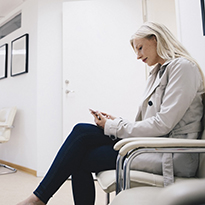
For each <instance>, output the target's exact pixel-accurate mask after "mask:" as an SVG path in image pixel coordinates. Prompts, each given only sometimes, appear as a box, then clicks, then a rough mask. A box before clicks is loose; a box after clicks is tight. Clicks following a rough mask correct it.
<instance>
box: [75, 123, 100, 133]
mask: <svg viewBox="0 0 205 205" xmlns="http://www.w3.org/2000/svg"><path fill="white" fill-rule="evenodd" d="M95 128H97V127H96V126H95V125H93V124H89V123H78V124H76V125H75V126H74V128H73V131H78V132H87V131H90V130H91V129H95Z"/></svg>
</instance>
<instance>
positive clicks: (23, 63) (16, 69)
mask: <svg viewBox="0 0 205 205" xmlns="http://www.w3.org/2000/svg"><path fill="white" fill-rule="evenodd" d="M28 38H29V35H28V34H24V35H23V36H20V37H18V38H16V39H15V40H13V41H12V42H11V76H16V75H21V74H24V73H28V43H29V39H28Z"/></svg>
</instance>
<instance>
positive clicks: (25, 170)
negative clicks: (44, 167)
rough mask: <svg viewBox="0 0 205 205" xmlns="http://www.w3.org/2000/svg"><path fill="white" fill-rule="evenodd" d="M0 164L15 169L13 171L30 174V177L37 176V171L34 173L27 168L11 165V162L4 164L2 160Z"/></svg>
mask: <svg viewBox="0 0 205 205" xmlns="http://www.w3.org/2000/svg"><path fill="white" fill-rule="evenodd" d="M0 163H1V164H6V165H8V166H10V167H13V168H15V169H17V170H20V171H23V172H26V173H28V174H32V175H34V176H37V171H36V170H33V169H29V168H27V167H23V166H20V165H17V164H13V163H11V162H6V161H4V160H0Z"/></svg>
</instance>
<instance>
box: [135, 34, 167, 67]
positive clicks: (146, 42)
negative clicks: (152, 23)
mask: <svg viewBox="0 0 205 205" xmlns="http://www.w3.org/2000/svg"><path fill="white" fill-rule="evenodd" d="M133 47H134V50H135V52H136V54H137V59H141V60H142V61H143V62H144V63H147V65H149V66H153V65H155V64H157V63H160V64H161V65H162V64H164V62H165V60H164V59H162V58H161V57H160V56H159V55H158V54H157V41H156V38H155V37H154V36H153V37H152V38H151V39H147V38H136V39H134V40H133Z"/></svg>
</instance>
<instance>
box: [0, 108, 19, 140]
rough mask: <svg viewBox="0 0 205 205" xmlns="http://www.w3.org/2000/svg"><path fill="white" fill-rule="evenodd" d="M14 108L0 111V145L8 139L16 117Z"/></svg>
mask: <svg viewBox="0 0 205 205" xmlns="http://www.w3.org/2000/svg"><path fill="white" fill-rule="evenodd" d="M16 111H17V108H16V107H7V108H2V109H0V143H3V142H7V141H8V140H9V139H10V134H11V128H12V124H13V121H14V117H15V115H16Z"/></svg>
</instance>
